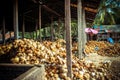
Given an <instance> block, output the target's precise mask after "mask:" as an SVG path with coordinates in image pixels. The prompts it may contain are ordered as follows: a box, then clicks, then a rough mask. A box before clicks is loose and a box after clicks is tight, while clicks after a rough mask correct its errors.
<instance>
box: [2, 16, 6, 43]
mask: <svg viewBox="0 0 120 80" xmlns="http://www.w3.org/2000/svg"><path fill="white" fill-rule="evenodd" d="M2 35H3V36H2V40H3V44H5V16H3V33H2Z"/></svg>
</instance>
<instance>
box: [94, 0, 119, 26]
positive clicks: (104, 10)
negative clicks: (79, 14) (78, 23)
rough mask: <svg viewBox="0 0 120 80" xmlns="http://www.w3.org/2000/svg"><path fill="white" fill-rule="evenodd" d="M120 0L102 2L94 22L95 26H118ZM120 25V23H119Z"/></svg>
mask: <svg viewBox="0 0 120 80" xmlns="http://www.w3.org/2000/svg"><path fill="white" fill-rule="evenodd" d="M119 13H120V0H102V1H101V3H100V6H99V8H98V13H97V15H96V18H95V20H94V24H95V25H104V24H111V25H113V24H116V22H117V20H118V19H116V18H120V15H119ZM117 24H120V23H117Z"/></svg>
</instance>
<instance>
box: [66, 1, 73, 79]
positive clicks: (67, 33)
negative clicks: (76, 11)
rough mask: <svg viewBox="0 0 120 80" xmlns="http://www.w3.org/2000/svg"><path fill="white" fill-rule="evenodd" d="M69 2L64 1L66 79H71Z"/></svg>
mask: <svg viewBox="0 0 120 80" xmlns="http://www.w3.org/2000/svg"><path fill="white" fill-rule="evenodd" d="M70 13H71V12H70V0H65V27H66V51H67V68H68V73H67V75H68V77H70V78H71V79H72V60H71V59H72V51H71V48H72V45H71V42H72V41H71V40H72V39H71V14H70Z"/></svg>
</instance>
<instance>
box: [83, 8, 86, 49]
mask: <svg viewBox="0 0 120 80" xmlns="http://www.w3.org/2000/svg"><path fill="white" fill-rule="evenodd" d="M82 17H83V18H82V19H83V20H82V21H83V30H82V31H83V47H84V46H85V43H86V42H87V35H86V33H85V28H86V20H85V10H84V9H83V16H82Z"/></svg>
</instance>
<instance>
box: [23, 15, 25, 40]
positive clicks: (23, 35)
mask: <svg viewBox="0 0 120 80" xmlns="http://www.w3.org/2000/svg"><path fill="white" fill-rule="evenodd" d="M24 34H25V17H24V15H23V23H22V38H24Z"/></svg>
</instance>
